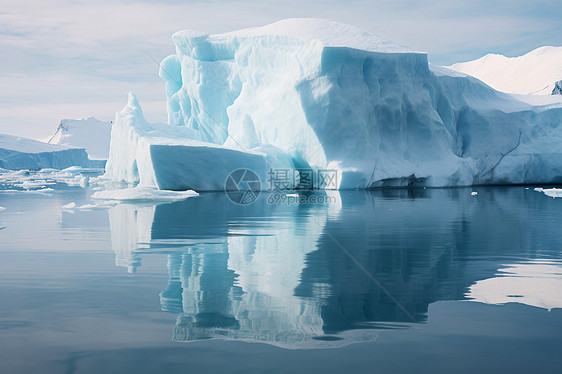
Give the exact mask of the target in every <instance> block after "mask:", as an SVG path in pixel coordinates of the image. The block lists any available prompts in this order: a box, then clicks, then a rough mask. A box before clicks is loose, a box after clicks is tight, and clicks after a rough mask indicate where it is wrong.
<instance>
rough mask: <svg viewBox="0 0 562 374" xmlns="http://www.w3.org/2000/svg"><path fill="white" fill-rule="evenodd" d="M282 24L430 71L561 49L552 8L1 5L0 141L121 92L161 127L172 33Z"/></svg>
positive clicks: (81, 113)
mask: <svg viewBox="0 0 562 374" xmlns="http://www.w3.org/2000/svg"><path fill="white" fill-rule="evenodd" d="M292 17H315V18H326V19H331V20H334V21H339V22H344V23H348V24H352V25H355V26H358V27H360V28H362V29H365V30H367V31H370V32H372V33H374V34H377V35H379V36H381V37H383V38H385V39H388V40H391V41H394V42H397V43H399V44H402V45H405V46H408V47H410V48H412V49H413V50H417V51H425V52H427V53H428V56H429V60H430V62H432V63H435V64H439V65H450V64H453V63H455V62H462V61H469V60H473V59H476V58H479V57H481V56H483V55H485V54H487V53H501V54H505V55H507V56H519V55H522V54H524V53H527V52H529V51H531V50H533V49H535V48H538V47H540V46H545V45H554V46H562V32H561V31H562V2H561V1H559V0H549V1H546V0H532V1H531V0H525V1H522V0H500V1H498V0H471V1H467V0H465V1H460V0H447V1H441V0H439V1H437V0H427V1H419V0H395V1H376V0H375V1H366V0H350V1H341V0H340V1H321V0H315V1H309V0H286V1H278V0H276V1H269V0H265V1H253V0H212V1H189V0H188V1H181V0H175V1H156V0H145V1H132V0H122V1H110V0H97V1H80V0H49V1H44V0H19V1H14V0H0V51H2V52H1V53H0V133H6V134H11V135H18V136H26V137H31V138H35V139H39V140H45V139H48V138H49V137H50V135H52V133H53V132H54V131H55V129H56V127H57V126H58V124H59V122H60V120H61V119H63V118H86V117H91V116H94V117H96V118H99V119H103V120H111V119H113V117H114V116H115V112H117V111H118V110H120V109H121V108H122V107H124V106H125V104H126V102H127V93H128V92H129V91H134V92H135V93H136V94H137V96H138V97H139V100H140V102H141V105H142V107H143V109H144V112H145V116H146V118H147V119H148V120H149V121H158V122H165V121H166V107H165V93H164V82H163V81H162V80H161V79H160V78H159V77H158V64H157V63H156V62H155V61H154V59H156V61H161V60H162V59H163V58H165V57H166V56H168V55H170V54H172V53H174V47H173V44H172V39H171V35H172V34H173V33H174V32H176V31H178V30H184V29H195V30H201V31H204V32H208V33H220V32H226V31H232V30H236V29H241V28H246V27H253V26H262V25H265V24H268V23H271V22H275V21H278V20H280V19H284V18H292Z"/></svg>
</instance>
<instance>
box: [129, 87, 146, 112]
mask: <svg viewBox="0 0 562 374" xmlns="http://www.w3.org/2000/svg"><path fill="white" fill-rule="evenodd" d="M127 106H128V107H129V108H131V109H141V107H140V104H139V100H138V99H137V95H135V93H134V92H133V91H129V98H128V100H127ZM141 110H142V109H141Z"/></svg>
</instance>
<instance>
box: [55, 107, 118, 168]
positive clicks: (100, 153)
mask: <svg viewBox="0 0 562 374" xmlns="http://www.w3.org/2000/svg"><path fill="white" fill-rule="evenodd" d="M110 138H111V122H109V121H108V122H104V121H100V120H98V119H96V118H94V117H90V118H83V119H63V120H62V121H60V124H59V126H58V127H57V130H56V131H55V133H54V134H53V136H51V138H50V139H49V143H50V144H62V145H68V146H71V147H78V148H85V149H86V152H88V156H89V158H90V159H92V160H107V157H108V156H109V141H110Z"/></svg>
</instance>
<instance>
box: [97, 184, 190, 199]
mask: <svg viewBox="0 0 562 374" xmlns="http://www.w3.org/2000/svg"><path fill="white" fill-rule="evenodd" d="M195 196H199V194H198V193H197V192H195V191H193V190H189V191H168V190H157V189H155V188H150V187H134V188H123V189H119V190H106V191H97V192H94V194H93V195H92V198H93V199H100V200H116V201H178V200H184V199H187V198H190V197H195Z"/></svg>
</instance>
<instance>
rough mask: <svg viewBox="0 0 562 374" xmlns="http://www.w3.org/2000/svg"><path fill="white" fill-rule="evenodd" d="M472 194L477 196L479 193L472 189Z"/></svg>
mask: <svg viewBox="0 0 562 374" xmlns="http://www.w3.org/2000/svg"><path fill="white" fill-rule="evenodd" d="M470 194H471V195H472V196H476V195H478V192H476V191H472V192H471V193H470Z"/></svg>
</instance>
